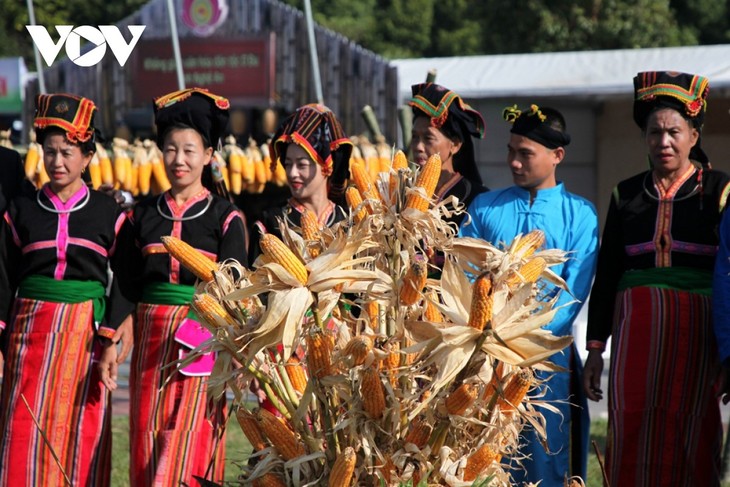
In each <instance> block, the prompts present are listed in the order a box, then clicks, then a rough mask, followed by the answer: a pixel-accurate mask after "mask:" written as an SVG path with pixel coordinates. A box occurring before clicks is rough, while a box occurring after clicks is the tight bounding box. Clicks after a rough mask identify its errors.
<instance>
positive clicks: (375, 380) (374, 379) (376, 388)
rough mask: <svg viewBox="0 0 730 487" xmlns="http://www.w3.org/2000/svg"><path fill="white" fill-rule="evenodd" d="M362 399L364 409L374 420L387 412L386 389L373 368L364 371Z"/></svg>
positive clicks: (361, 389) (361, 390)
mask: <svg viewBox="0 0 730 487" xmlns="http://www.w3.org/2000/svg"><path fill="white" fill-rule="evenodd" d="M360 397H361V398H362V403H363V409H364V410H365V412H366V413H367V415H368V416H370V417H371V418H373V419H378V418H380V417H381V416H382V415H383V412H384V411H385V389H383V383H382V382H381V381H380V374H379V373H378V371H377V370H375V368H373V367H368V368H367V369H365V370H363V373H362V382H361V384H360Z"/></svg>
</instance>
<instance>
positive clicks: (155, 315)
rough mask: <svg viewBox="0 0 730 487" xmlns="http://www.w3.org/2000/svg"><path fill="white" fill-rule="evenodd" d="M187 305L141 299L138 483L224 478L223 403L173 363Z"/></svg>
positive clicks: (135, 418)
mask: <svg viewBox="0 0 730 487" xmlns="http://www.w3.org/2000/svg"><path fill="white" fill-rule="evenodd" d="M187 312H188V307H187V306H169V305H151V304H140V305H139V306H138V308H137V320H138V321H137V326H136V327H135V332H134V350H133V352H132V364H131V370H130V378H129V388H130V414H129V422H130V430H131V432H130V449H131V455H130V473H131V484H132V485H134V486H135V487H144V486H156V487H157V486H170V487H179V486H180V485H181V482H185V483H186V484H188V485H191V486H192V485H198V483H197V482H196V481H195V479H194V478H193V476H194V475H195V476H200V477H203V478H206V479H208V480H213V481H217V482H221V481H222V480H223V469H224V466H225V462H224V456H225V438H224V437H223V427H224V425H225V402H224V401H216V402H215V403H213V402H212V401H209V400H208V396H207V392H206V383H205V381H206V380H207V378H206V377H187V376H184V375H182V374H181V373H179V372H178V371H177V369H176V368H175V367H174V366H172V367H165V366H166V365H168V364H171V363H172V362H174V361H175V360H177V358H178V354H179V351H180V347H181V346H180V344H179V343H177V342H176V341H175V340H174V333H175V330H176V329H177V327H178V326H179V325H180V323H181V322H182V320H184V319H185V317H186V315H187Z"/></svg>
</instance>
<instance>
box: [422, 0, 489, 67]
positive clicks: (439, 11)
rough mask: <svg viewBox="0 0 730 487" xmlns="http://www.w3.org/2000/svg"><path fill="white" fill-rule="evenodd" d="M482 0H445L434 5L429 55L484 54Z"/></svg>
mask: <svg viewBox="0 0 730 487" xmlns="http://www.w3.org/2000/svg"><path fill="white" fill-rule="evenodd" d="M485 6H486V2H484V1H483V0H442V1H439V2H435V3H434V15H433V18H434V21H433V25H432V26H431V45H430V46H429V48H428V50H426V51H424V52H428V53H429V54H428V55H430V56H464V55H470V54H481V53H482V52H483V48H482V36H481V32H482V25H481V19H482V18H483V17H484V15H485Z"/></svg>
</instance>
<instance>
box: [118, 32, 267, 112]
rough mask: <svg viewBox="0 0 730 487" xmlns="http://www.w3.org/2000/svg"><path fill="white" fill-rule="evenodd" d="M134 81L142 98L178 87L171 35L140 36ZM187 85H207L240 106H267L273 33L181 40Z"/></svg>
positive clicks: (146, 99)
mask: <svg viewBox="0 0 730 487" xmlns="http://www.w3.org/2000/svg"><path fill="white" fill-rule="evenodd" d="M134 54H135V57H136V59H135V65H134V76H133V78H132V86H133V91H134V99H135V100H136V101H137V102H142V101H149V100H152V99H153V98H155V97H158V96H160V95H164V94H166V93H169V92H171V91H175V90H177V89H178V84H177V71H176V68H175V58H174V56H173V52H172V42H171V41H170V40H169V39H164V40H163V39H160V40H154V41H144V40H140V41H139V43H138V44H137V47H136V48H135V50H134ZM180 54H181V57H182V64H183V73H184V76H185V86H186V87H187V88H192V87H201V88H208V89H209V90H210V91H212V92H213V93H215V94H216V95H221V96H225V97H226V98H228V99H230V100H231V103H232V104H235V105H259V106H268V105H269V104H270V101H271V100H272V99H273V96H274V67H275V66H274V35H273V34H271V36H267V37H259V38H245V39H235V40H233V39H232V40H219V39H205V40H202V39H181V40H180Z"/></svg>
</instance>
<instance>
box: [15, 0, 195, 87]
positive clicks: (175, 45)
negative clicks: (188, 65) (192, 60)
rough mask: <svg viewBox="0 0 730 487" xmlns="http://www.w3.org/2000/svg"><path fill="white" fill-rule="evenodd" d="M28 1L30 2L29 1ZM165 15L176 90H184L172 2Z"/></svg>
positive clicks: (170, 1)
mask: <svg viewBox="0 0 730 487" xmlns="http://www.w3.org/2000/svg"><path fill="white" fill-rule="evenodd" d="M29 1H30V0H29ZM167 14H168V16H169V17H170V37H172V52H173V54H174V56H175V70H176V71H177V89H178V90H184V89H185V75H184V74H183V66H182V59H181V56H180V40H179V39H178V37H177V19H176V18H175V9H174V8H173V5H172V0H167Z"/></svg>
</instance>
